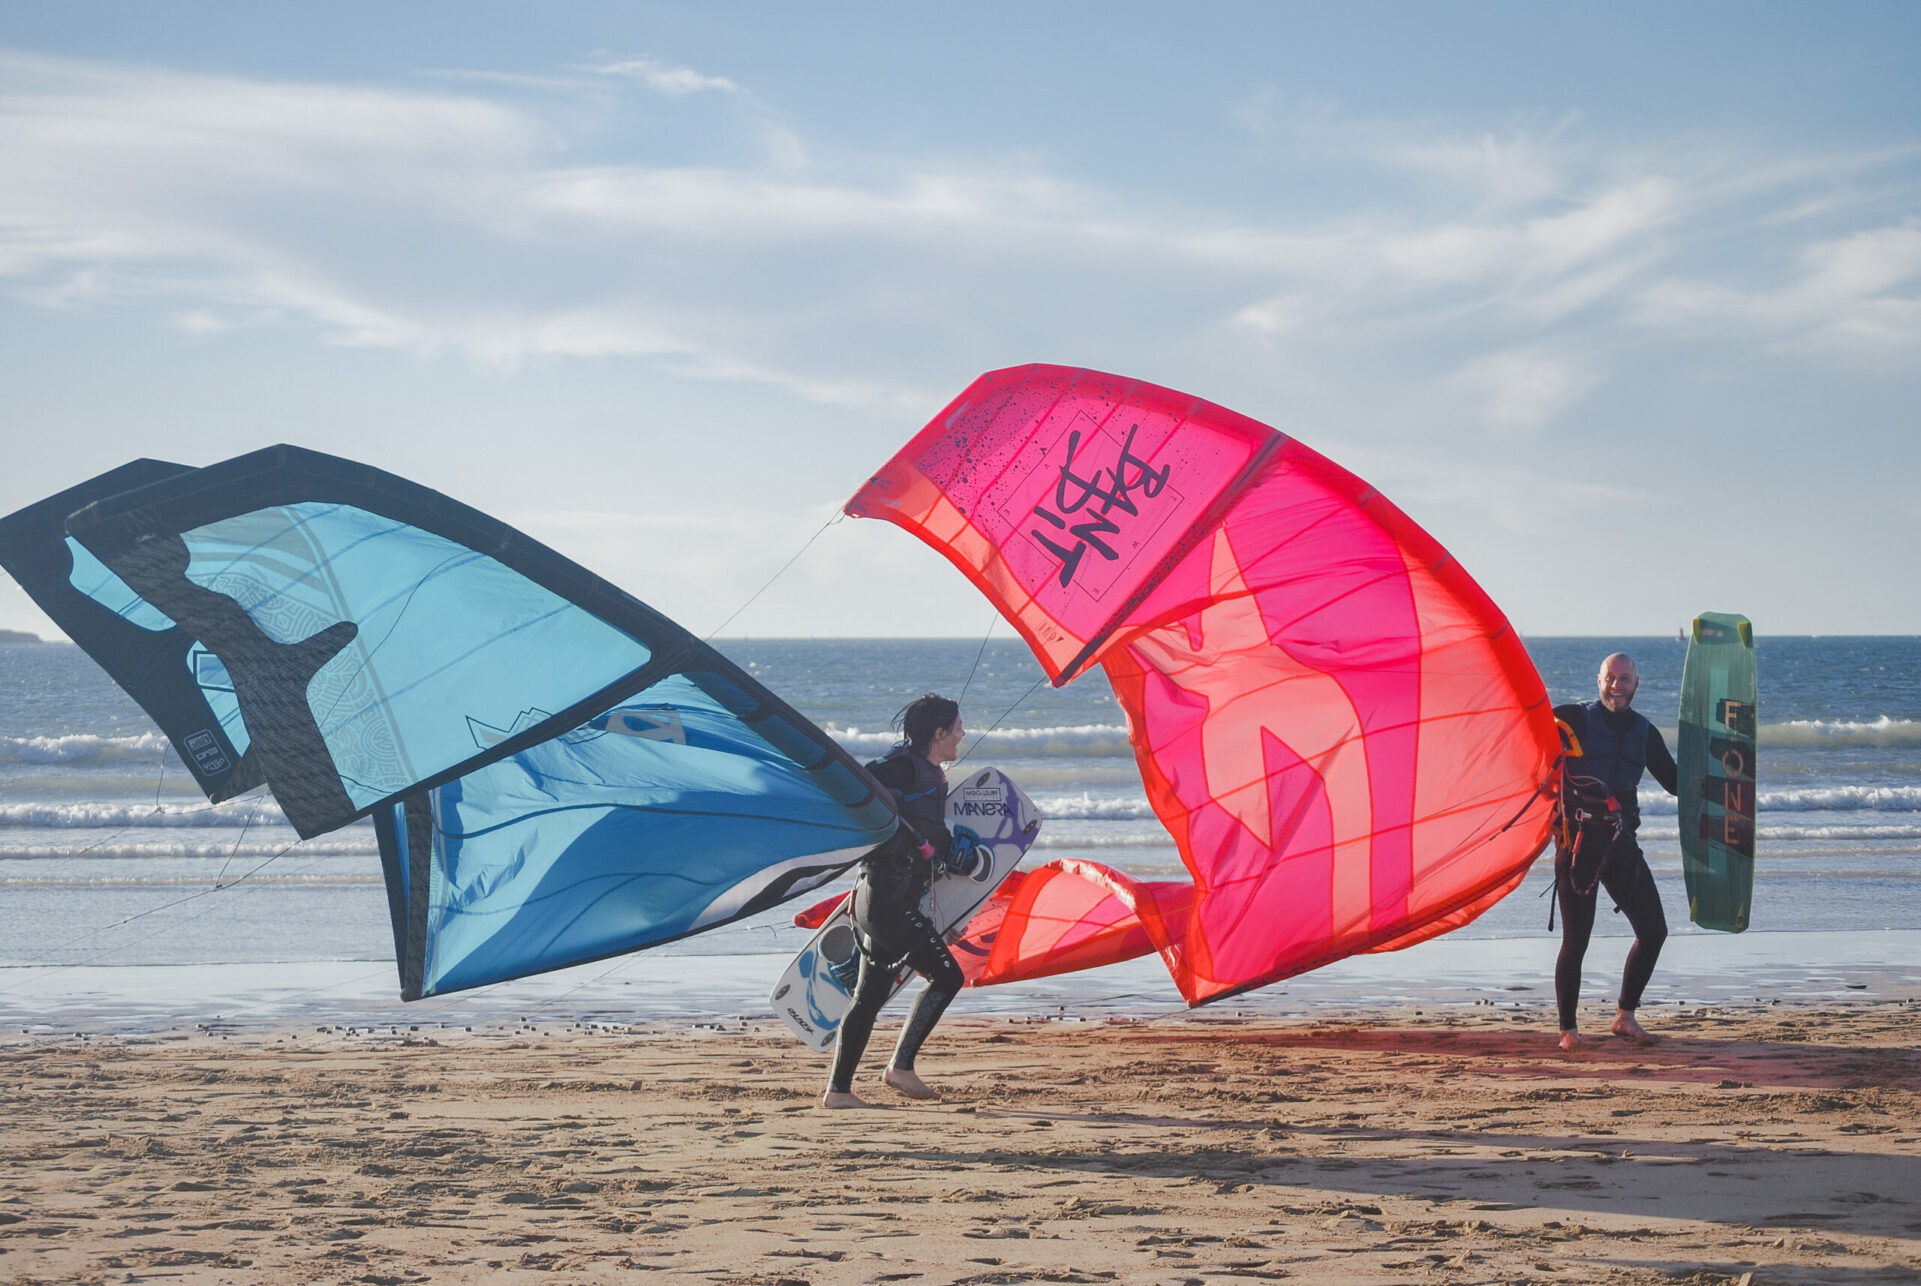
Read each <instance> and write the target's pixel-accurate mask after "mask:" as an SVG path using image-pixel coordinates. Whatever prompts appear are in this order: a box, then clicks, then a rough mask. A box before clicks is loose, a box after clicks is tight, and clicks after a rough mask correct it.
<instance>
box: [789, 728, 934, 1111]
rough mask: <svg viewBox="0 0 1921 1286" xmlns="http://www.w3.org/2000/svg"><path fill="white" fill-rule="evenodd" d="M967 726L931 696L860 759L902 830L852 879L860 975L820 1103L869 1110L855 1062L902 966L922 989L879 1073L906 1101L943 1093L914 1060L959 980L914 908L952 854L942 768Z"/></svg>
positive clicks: (930, 926)
mask: <svg viewBox="0 0 1921 1286" xmlns="http://www.w3.org/2000/svg"><path fill="white" fill-rule="evenodd" d="M965 732H966V729H965V728H964V727H962V725H961V716H960V706H959V705H958V704H957V703H955V702H953V701H950V700H948V699H947V698H946V697H942V696H936V695H934V694H933V693H931V692H930V693H928V694H927V695H926V696H924V697H921V698H919V699H918V700H916V701H914V702H913V703H912V704H911V705H909V706H908V707H907V708H906V709H905V710H903V711H902V712H901V735H902V738H903V739H902V741H901V743H900V744H899V745H897V746H895V747H894V749H893V750H892V751H891V752H889V753H888V755H887V757H886V758H884V759H881V760H878V761H876V762H874V763H871V764H869V765H867V767H868V771H870V772H872V773H873V774H874V776H875V778H877V779H878V780H879V781H880V783H881V784H882V785H883V786H885V787H887V788H888V789H889V790H891V791H893V792H894V802H895V805H896V806H897V807H898V809H899V810H900V819H901V826H900V829H899V830H898V831H896V832H895V833H894V835H893V837H892V838H891V839H889V840H888V841H887V842H886V843H884V844H882V845H881V846H880V847H878V848H876V849H875V850H874V851H873V852H871V853H869V854H868V855H867V856H866V857H864V858H862V859H861V869H860V880H859V882H858V883H856V884H855V885H854V899H853V917H854V929H855V937H856V938H857V939H858V940H859V942H860V977H859V980H858V981H856V982H855V984H854V1004H853V1007H852V1008H851V1009H849V1010H848V1011H847V1014H846V1016H845V1017H843V1018H842V1019H841V1020H840V1034H839V1035H838V1037H837V1038H836V1040H835V1043H834V1070H833V1074H832V1076H831V1077H830V1078H829V1079H828V1082H827V1093H826V1094H824V1095H823V1096H822V1097H821V1103H822V1104H823V1105H824V1106H826V1107H866V1106H868V1104H867V1103H866V1102H864V1101H863V1100H861V1099H860V1098H859V1097H857V1096H856V1095H855V1094H854V1068H855V1067H856V1066H857V1065H858V1064H859V1063H860V1056H861V1054H862V1053H863V1052H864V1051H865V1050H866V1048H867V1038H868V1037H869V1036H870V1035H871V1034H872V1033H873V1030H874V1018H875V1017H876V1016H877V1015H878V1014H879V1013H880V1007H881V1005H882V1004H884V1003H885V1002H886V1000H887V994H888V992H889V991H891V990H892V989H893V981H894V978H895V976H896V975H897V974H898V973H899V972H900V970H901V969H902V967H908V968H911V969H913V970H914V971H915V972H916V973H918V974H920V975H922V976H923V977H925V978H926V979H927V989H926V990H925V991H923V992H921V994H920V998H919V999H918V1000H916V1001H915V1002H914V1009H913V1012H912V1013H910V1014H909V1015H908V1016H907V1024H906V1025H905V1026H904V1027H902V1028H901V1032H900V1040H899V1042H898V1043H896V1044H895V1046H894V1057H893V1058H892V1059H891V1060H889V1062H888V1066H887V1071H886V1072H885V1073H884V1074H883V1075H882V1077H881V1079H882V1080H883V1081H885V1082H886V1083H887V1084H888V1085H889V1086H891V1087H893V1088H894V1089H895V1090H898V1091H899V1092H900V1093H902V1094H905V1095H906V1096H907V1097H909V1098H922V1099H930V1098H938V1097H940V1096H939V1095H938V1094H936V1093H935V1092H934V1091H933V1090H932V1089H930V1088H928V1086H927V1084H926V1082H924V1081H922V1080H921V1078H920V1077H919V1076H917V1075H915V1073H914V1056H915V1055H916V1054H918V1053H919V1052H920V1047H921V1042H923V1041H925V1040H926V1039H927V1034H928V1033H929V1032H931V1031H932V1030H933V1029H934V1024H935V1023H936V1022H939V1021H940V1016H941V1012H942V1011H943V1010H945V1009H946V1008H947V1002H948V1001H950V1000H952V999H953V998H954V996H955V994H956V993H958V992H959V991H960V989H961V983H962V981H963V978H962V976H961V970H960V966H959V965H957V964H955V963H954V957H953V954H952V953H951V952H949V951H948V949H947V944H946V942H944V941H942V939H941V934H940V931H939V930H938V929H937V928H935V926H934V925H933V923H932V922H930V921H929V920H928V919H927V917H926V916H925V915H923V914H921V909H920V899H921V894H923V893H925V892H926V891H927V883H928V881H929V880H930V879H931V878H932V877H933V873H934V868H935V864H936V863H945V862H947V861H948V860H949V857H950V855H951V854H952V851H953V836H952V835H951V834H949V832H948V830H947V778H946V776H945V775H944V774H943V773H942V772H941V765H942V764H945V763H951V762H952V761H953V760H954V759H955V758H956V757H957V756H958V754H959V751H960V742H961V737H962V736H963V735H964V734H965Z"/></svg>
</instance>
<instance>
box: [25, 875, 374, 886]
mask: <svg viewBox="0 0 1921 1286" xmlns="http://www.w3.org/2000/svg"><path fill="white" fill-rule="evenodd" d="M379 883H381V877H380V876H379V875H378V874H375V875H324V874H323V875H316V874H312V873H306V874H302V873H299V872H296V873H293V874H290V875H272V874H268V873H266V872H264V871H263V872H261V873H260V874H258V875H249V876H248V877H247V878H246V879H245V880H241V879H238V878H236V879H234V880H232V881H230V882H229V883H227V884H224V885H220V886H218V887H220V888H222V889H231V888H255V887H259V886H262V885H268V886H273V885H279V886H283V887H284V886H289V885H291V886H293V887H296V888H358V887H360V886H362V885H368V884H375V885H377V884H379ZM214 887H216V886H215V885H213V884H212V883H211V882H210V881H209V880H208V879H207V877H206V876H204V875H137V876H119V875H101V876H88V877H84V878H74V879H68V878H65V877H61V876H28V877H26V878H25V879H8V878H6V877H4V876H0V889H71V888H84V889H170V888H173V889H177V888H203V889H212V888H214Z"/></svg>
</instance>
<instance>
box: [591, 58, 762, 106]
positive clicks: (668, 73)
mask: <svg viewBox="0 0 1921 1286" xmlns="http://www.w3.org/2000/svg"><path fill="white" fill-rule="evenodd" d="M593 70H595V71H597V72H599V73H600V74H601V75H603V76H629V77H632V78H634V79H636V80H639V81H640V82H641V83H642V84H644V85H646V86H647V88H649V89H651V90H653V91H654V92H655V93H658V94H666V95H668V96H669V97H673V98H679V97H682V96H683V95H686V94H702V93H718V94H738V93H740V92H741V88H740V86H739V85H737V84H735V83H734V82H733V81H731V80H729V79H727V77H725V76H706V75H702V74H701V73H700V72H697V71H694V70H693V69H691V68H688V67H676V66H674V65H673V64H672V63H669V62H663V61H662V60H661V59H658V58H628V59H624V60H622V61H620V62H611V63H602V64H600V65H598V66H596V67H595V68H593Z"/></svg>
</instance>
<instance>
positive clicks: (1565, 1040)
mask: <svg viewBox="0 0 1921 1286" xmlns="http://www.w3.org/2000/svg"><path fill="white" fill-rule="evenodd" d="M1561 1048H1562V1049H1563V1050H1565V1051H1566V1052H1567V1053H1570V1054H1572V1053H1573V1052H1574V1051H1575V1050H1577V1049H1586V1048H1587V1042H1586V1041H1584V1040H1582V1039H1581V1033H1580V1032H1578V1031H1575V1030H1574V1029H1573V1028H1572V1027H1570V1028H1568V1029H1567V1030H1566V1031H1564V1032H1562V1033H1561Z"/></svg>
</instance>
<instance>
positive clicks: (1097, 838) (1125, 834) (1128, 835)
mask: <svg viewBox="0 0 1921 1286" xmlns="http://www.w3.org/2000/svg"><path fill="white" fill-rule="evenodd" d="M1034 847H1035V848H1173V847H1174V837H1173V836H1171V835H1169V834H1168V833H1167V832H1166V831H1163V830H1153V831H1122V832H1120V833H1119V834H1111V833H1110V834H1106V835H1061V834H1053V835H1050V834H1048V833H1047V827H1046V825H1045V824H1043V825H1042V826H1041V833H1040V838H1038V839H1036V840H1035V841H1034Z"/></svg>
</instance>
